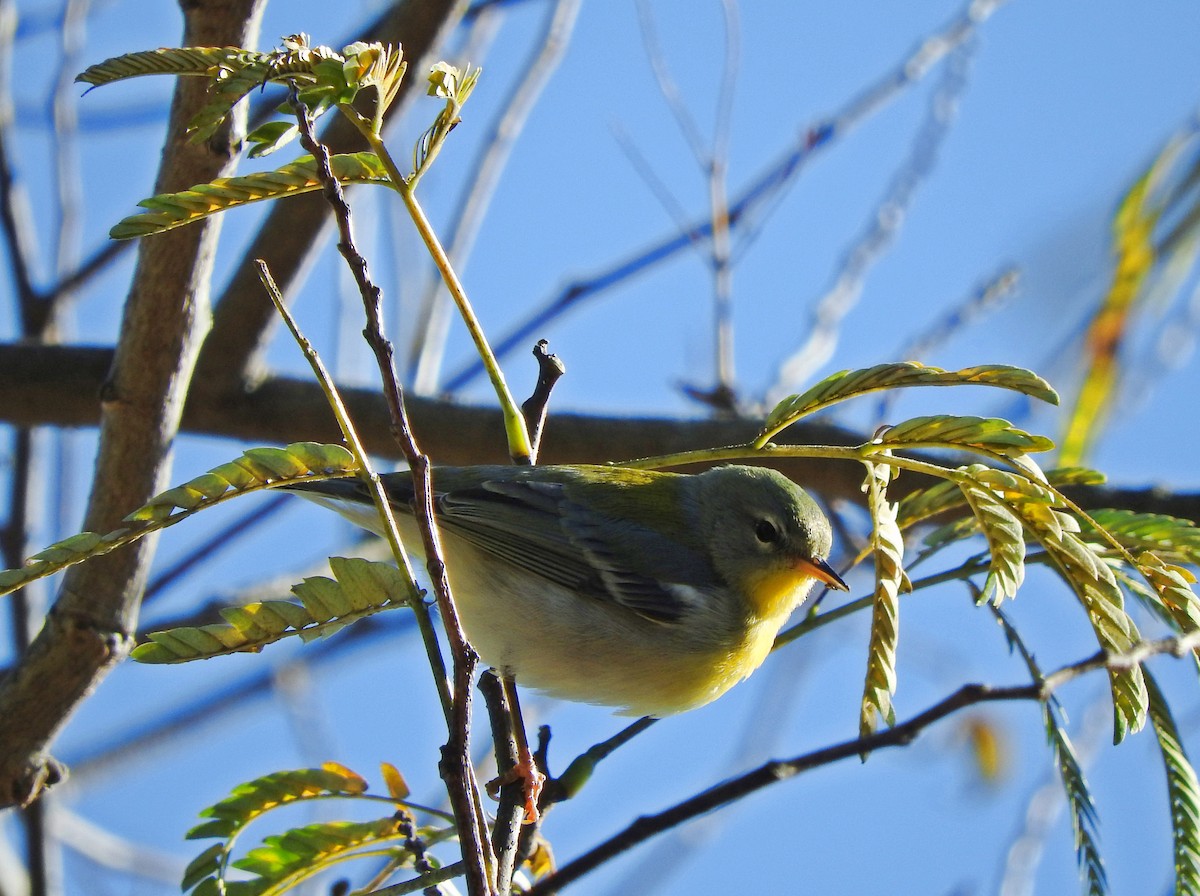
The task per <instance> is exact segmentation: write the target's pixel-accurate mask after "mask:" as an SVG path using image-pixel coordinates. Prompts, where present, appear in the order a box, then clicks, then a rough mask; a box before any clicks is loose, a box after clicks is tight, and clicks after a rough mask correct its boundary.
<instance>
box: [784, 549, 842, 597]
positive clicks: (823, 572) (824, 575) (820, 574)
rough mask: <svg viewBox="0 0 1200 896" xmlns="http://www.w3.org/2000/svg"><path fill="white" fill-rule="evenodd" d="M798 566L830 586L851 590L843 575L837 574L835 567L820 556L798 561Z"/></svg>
mask: <svg viewBox="0 0 1200 896" xmlns="http://www.w3.org/2000/svg"><path fill="white" fill-rule="evenodd" d="M796 567H797V569H799V570H801V571H802V572H806V573H808V574H809V575H810V576H812V577H813V578H814V579H818V580H820V581H822V582H824V583H825V584H826V585H828V586H829V587H830V588H835V589H837V590H838V591H849V590H850V587H849V586H848V585H847V584H846V583H845V582H843V581H842V577H841V576H839V575H838V574H837V572H836V571H835V570H834V568H833V567H832V566H830V565H829V564H828V563H826V562H825V561H824V560H822V559H821V558H820V557H810V558H805V559H803V560H799V561H797V562H796Z"/></svg>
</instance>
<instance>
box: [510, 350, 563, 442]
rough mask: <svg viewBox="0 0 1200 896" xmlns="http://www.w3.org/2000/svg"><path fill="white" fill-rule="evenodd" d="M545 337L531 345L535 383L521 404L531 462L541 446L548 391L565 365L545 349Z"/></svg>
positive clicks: (548, 397) (560, 375) (548, 405)
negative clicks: (536, 373) (535, 373)
mask: <svg viewBox="0 0 1200 896" xmlns="http://www.w3.org/2000/svg"><path fill="white" fill-rule="evenodd" d="M549 345H550V343H548V342H547V341H546V340H545V339H539V340H538V344H537V345H535V346H534V347H533V356H534V357H535V358H537V362H538V378H537V385H535V386H534V387H533V394H532V395H530V396H529V398H527V399H526V400H525V403H524V404H522V405H521V413H522V414H523V415H524V417H525V425H526V427H528V429H529V444H530V447H531V448H532V449H533V453H532V454H531V456H530V458H529V462H530V463H531V464H536V463H537V456H538V450H539V449H540V448H541V447H542V430H543V429H544V428H545V425H546V414H547V412H548V411H549V409H550V392H551V391H552V390H553V389H554V384H555V383H557V382H558V381H559V379H560V378H561V377H562V375H563V374H564V373H566V372H567V367H566V365H565V364H563V362H562V361H561V360H560V359H559V357H558V355H552V354H550V353H549V352H548V351H546V349H547V348H548V347H549Z"/></svg>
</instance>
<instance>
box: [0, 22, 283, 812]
mask: <svg viewBox="0 0 1200 896" xmlns="http://www.w3.org/2000/svg"><path fill="white" fill-rule="evenodd" d="M262 5H263V4H262V0H206V2H196V0H191V2H187V3H184V4H182V8H183V14H184V21H185V29H184V42H185V44H187V45H191V46H197V45H200V46H223V45H229V44H233V45H238V46H250V45H253V44H254V43H255V41H256V40H257V32H258V22H259V14H260V12H261V7H262ZM207 102H208V95H207V85H205V84H203V83H201V82H198V81H196V80H191V79H181V80H180V82H179V83H178V85H177V86H176V90H175V99H174V102H173V104H172V109H171V119H170V124H169V127H168V131H167V138H166V144H165V146H164V149H163V153H162V166H161V168H160V174H159V180H158V183H157V184H156V191H157V192H167V191H170V190H178V189H182V188H184V187H186V186H189V185H191V184H195V183H200V182H203V181H209V180H212V179H213V178H215V177H219V176H221V175H223V174H227V173H229V171H230V170H231V168H232V159H233V152H232V146H231V143H232V142H233V141H234V140H235V133H234V131H233V130H231V129H229V128H227V129H225V130H222V131H220V132H218V134H217V135H216V136H214V138H213V139H211V140H209V141H207V142H206V143H204V144H202V145H196V144H193V143H192V142H190V140H189V139H188V137H187V134H186V129H187V123H188V121H189V120H190V119H191V118H192V116H193V115H194V114H195V112H196V111H197V110H198V109H199V108H201V107H202V106H203V105H204V104H205V103H207ZM218 229H219V221H216V220H212V221H207V222H205V223H203V224H201V225H199V226H197V227H192V228H185V229H183V230H180V231H177V232H176V233H173V234H166V235H164V236H163V237H162V238H160V239H158V240H147V241H145V242H143V243H142V244H141V245H140V246H139V258H138V267H137V271H136V272H135V277H134V281H133V286H132V287H131V289H130V294H129V297H128V300H127V302H126V305H125V316H124V319H123V321H122V324H121V337H120V342H119V343H118V346H117V349H116V352H115V354H114V355H113V365H112V370H111V372H110V373H109V375H108V377H107V379H106V380H105V383H104V387H103V393H102V394H103V397H104V398H103V404H102V406H101V408H100V411H101V413H100V417H101V428H100V448H99V455H98V458H97V464H96V475H95V479H94V482H95V485H94V490H93V492H92V496H91V500H90V502H89V506H88V511H87V518H86V525H87V526H88V527H89V528H92V529H98V530H100V531H108V530H110V529H112V528H114V527H115V526H117V525H118V524H119V523H120V520H121V519H122V517H124V515H125V514H126V513H128V512H129V509H130V508H131V507H136V506H138V505H139V504H141V503H143V502H144V501H146V500H148V499H149V498H150V497H152V496H153V495H154V494H155V493H156V492H158V491H161V490H162V488H163V487H164V486H165V483H166V482H167V479H168V477H169V475H170V458H171V444H172V442H173V440H174V438H175V436H176V433H177V432H178V427H179V421H180V418H181V416H182V413H183V405H184V399H185V397H186V395H187V391H188V383H189V381H190V379H191V373H192V369H193V366H194V363H195V359H196V356H197V354H198V352H199V348H200V343H201V340H202V338H203V335H204V329H205V327H206V325H207V320H208V301H209V299H208V288H209V278H210V275H211V271H212V264H213V257H214V250H215V247H216V236H217V232H218ZM92 394H93V395H95V394H96V393H94V392H93V393H92ZM154 544H155V539H153V538H147V539H143V540H142V541H141V542H139V544H138V545H137V546H136V547H134V548H133V549H132V550H129V551H119V552H116V553H114V554H112V555H109V556H108V557H104V558H101V559H99V560H98V561H97V562H96V563H88V564H85V565H83V566H80V567H77V568H76V569H74V570H72V571H71V572H70V573H68V574H67V576H66V577H65V578H64V580H63V585H62V590H61V592H60V594H59V597H58V600H57V602H56V604H55V606H54V607H53V609H52V610H51V612H50V614H49V615H48V616H47V618H46V622H45V625H44V626H43V628H42V630H41V632H40V633H39V634H38V636H37V637H36V638H35V639H34V641H33V643H32V644H31V645H30V648H29V651H28V653H27V654H26V655H25V656H24V657H22V660H21V662H20V664H19V665H18V666H17V667H16V668H15V669H14V670H13V672H12V673H11V674H10V675H8V676H7V677H6V678H5V679H4V681H3V682H0V718H3V719H4V720H5V724H4V726H3V727H2V728H0V808H2V807H4V806H8V805H12V804H19V805H28V804H29V803H30V802H31V801H32V800H34V799H36V798H37V796H38V795H39V793H40V792H41V791H42V789H43V788H44V787H45V786H46V785H47V784H48V783H52V782H53V781H54V780H55V779H57V778H59V777H61V772H62V770H61V768H60V767H59V766H58V765H57V763H55V761H54V760H53V759H52V758H51V757H50V755H49V748H50V745H51V743H52V742H53V741H54V739H55V737H56V736H57V734H58V732H59V731H60V730H61V728H62V727H63V726H64V725H65V724H66V722H67V720H68V719H69V718H70V716H71V714H72V713H73V712H74V710H75V709H76V708H77V707H78V705H79V704H80V702H82V700H83V699H84V698H85V697H86V696H87V695H88V694H89V693H91V691H92V690H93V689H94V688H95V687H96V686H97V685H98V684H99V683H100V681H101V680H102V679H103V678H104V677H105V675H106V674H107V673H108V671H109V670H110V669H111V668H112V666H113V665H115V664H116V663H117V662H118V661H119V660H120V659H121V658H123V657H124V656H125V654H126V653H128V651H129V649H130V647H131V646H132V643H133V630H134V628H135V626H136V624H137V615H138V605H139V602H140V599H141V594H142V588H143V586H144V584H145V578H146V574H147V571H148V569H149V562H150V558H151V557H152V555H153V550H154Z"/></svg>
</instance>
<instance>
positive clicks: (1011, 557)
mask: <svg viewBox="0 0 1200 896" xmlns="http://www.w3.org/2000/svg"><path fill="white" fill-rule="evenodd" d="M962 492H963V495H964V496H965V497H966V499H967V502H968V503H969V504H970V505H971V511H972V512H973V513H974V514H975V520H976V521H977V522H978V524H979V528H980V529H981V530H982V531H983V534H984V537H985V538H986V539H987V543H988V552H989V554H990V557H991V562H990V566H989V567H988V574H987V579H985V580H984V583H983V590H982V592H981V593H980V595H979V603H987V602H989V601H990V602H991V603H994V604H997V605H999V604H1000V602H1001V601H1003V600H1004V599H1005V598H1008V597H1015V596H1016V593H1017V589H1019V588H1020V587H1021V583H1022V582H1023V581H1025V535H1024V529H1023V527H1022V525H1021V521H1020V520H1019V519H1017V517H1016V515H1015V514H1014V513H1013V512H1012V510H1010V509H1009V507H1008V505H1007V504H1005V503H1004V502H1003V501H1002V500H1000V498H999V497H997V496H996V493H995V492H994V491H992V490H991V489H990V488H988V487H987V486H983V485H979V484H978V483H976V482H974V481H972V480H967V481H965V482H963V484H962Z"/></svg>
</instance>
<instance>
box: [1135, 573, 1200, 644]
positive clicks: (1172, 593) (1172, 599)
mask: <svg viewBox="0 0 1200 896" xmlns="http://www.w3.org/2000/svg"><path fill="white" fill-rule="evenodd" d="M1137 569H1138V572H1140V573H1141V574H1142V576H1143V577H1144V578H1145V579H1146V581H1147V582H1148V583H1149V584H1150V586H1151V588H1152V589H1153V596H1154V597H1155V598H1156V599H1157V601H1156V602H1157V605H1158V607H1159V608H1161V612H1160V614H1159V615H1160V616H1163V617H1165V619H1166V620H1167V621H1168V622H1169V623H1170V624H1171V625H1173V626H1174V627H1175V628H1176V629H1177V630H1178V631H1179V632H1181V633H1182V634H1185V635H1186V634H1190V633H1191V632H1194V631H1198V630H1200V597H1197V595H1196V591H1195V588H1193V587H1192V586H1193V585H1195V584H1196V577H1195V575H1193V574H1192V572H1191V570H1188V569H1185V568H1184V567H1182V566H1175V565H1173V564H1171V563H1165V562H1163V560H1162V558H1160V557H1158V556H1157V555H1156V554H1154V553H1152V552H1150V551H1143V552H1142V553H1141V554H1139V555H1138V557H1137ZM1196 654H1197V656H1198V657H1200V648H1197V649H1196Z"/></svg>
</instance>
